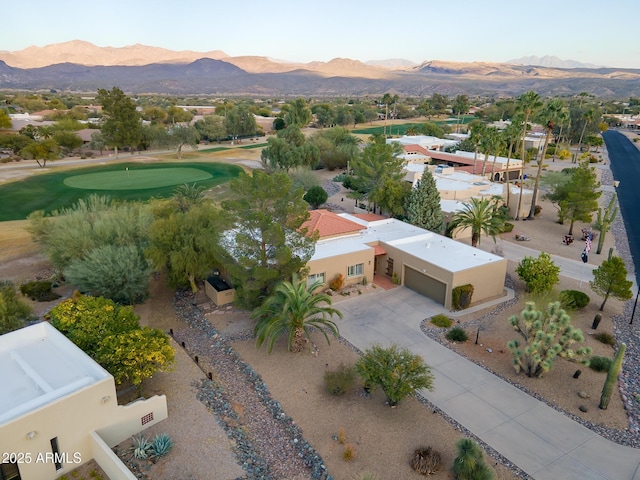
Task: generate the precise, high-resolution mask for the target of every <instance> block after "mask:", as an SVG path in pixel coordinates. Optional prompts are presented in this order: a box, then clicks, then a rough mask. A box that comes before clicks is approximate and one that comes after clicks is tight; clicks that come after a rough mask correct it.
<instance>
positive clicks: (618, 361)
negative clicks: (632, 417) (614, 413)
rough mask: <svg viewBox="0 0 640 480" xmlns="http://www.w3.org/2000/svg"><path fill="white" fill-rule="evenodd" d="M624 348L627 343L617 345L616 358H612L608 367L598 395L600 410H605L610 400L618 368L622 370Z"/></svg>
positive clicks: (618, 371) (618, 373) (618, 372)
mask: <svg viewBox="0 0 640 480" xmlns="http://www.w3.org/2000/svg"><path fill="white" fill-rule="evenodd" d="M626 348H627V345H626V344H625V343H622V344H621V345H620V347H618V351H617V352H616V358H614V359H613V363H612V364H611V367H609V371H608V372H607V379H606V380H605V381H604V387H602V394H601V395H600V405H599V407H600V408H601V409H602V410H606V409H607V407H608V406H609V400H611V393H612V392H613V386H614V385H615V384H616V381H617V380H618V375H620V370H622V357H624V351H625V350H626Z"/></svg>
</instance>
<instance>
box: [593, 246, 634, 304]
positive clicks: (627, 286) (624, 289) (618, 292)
mask: <svg viewBox="0 0 640 480" xmlns="http://www.w3.org/2000/svg"><path fill="white" fill-rule="evenodd" d="M589 285H590V286H591V289H592V290H593V291H594V292H595V293H596V294H598V295H600V296H601V297H603V298H604V300H603V301H602V305H600V311H603V310H604V305H605V304H606V303H607V300H608V299H609V297H610V296H611V297H613V298H617V299H618V300H629V299H630V298H631V297H632V296H633V293H632V292H631V286H632V285H633V282H632V281H631V280H627V267H626V266H625V264H624V260H622V259H621V258H620V257H616V256H613V257H611V258H609V259H608V260H605V261H603V262H602V264H601V265H600V266H599V267H598V268H596V269H594V270H593V280H591V281H590V282H589Z"/></svg>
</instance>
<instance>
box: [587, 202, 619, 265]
mask: <svg viewBox="0 0 640 480" xmlns="http://www.w3.org/2000/svg"><path fill="white" fill-rule="evenodd" d="M616 199H617V195H616V194H615V193H614V194H613V197H612V198H611V201H610V202H609V205H608V206H607V209H606V210H605V211H604V213H603V212H602V208H599V209H598V216H597V217H596V223H595V225H594V226H593V228H595V229H596V230H599V231H600V238H599V239H598V249H597V250H596V253H597V254H598V255H600V252H602V246H603V245H604V236H605V235H606V234H607V232H608V231H609V230H610V229H611V224H612V223H613V221H614V220H615V219H616V215H618V206H617V204H616Z"/></svg>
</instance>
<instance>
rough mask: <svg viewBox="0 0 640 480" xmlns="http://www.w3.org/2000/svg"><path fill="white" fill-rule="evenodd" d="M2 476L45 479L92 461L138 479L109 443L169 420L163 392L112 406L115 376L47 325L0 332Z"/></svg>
mask: <svg viewBox="0 0 640 480" xmlns="http://www.w3.org/2000/svg"><path fill="white" fill-rule="evenodd" d="M0 382H1V384H2V388H1V389H0V452H3V454H4V456H3V458H2V460H1V461H0V462H2V464H1V465H0V478H2V479H12V480H13V479H22V480H45V479H46V480H50V479H53V478H57V477H59V476H60V475H63V474H65V473H68V472H70V471H72V470H73V469H75V468H77V467H78V466H79V465H81V464H83V463H86V462H88V461H89V460H91V459H94V460H95V461H96V462H97V463H98V464H99V465H100V467H101V468H102V469H103V470H104V471H105V473H106V474H107V475H108V476H109V478H110V479H111V480H117V479H127V480H133V479H135V478H136V477H135V476H134V475H133V474H132V473H131V472H130V471H129V470H128V469H127V467H126V466H125V465H124V464H123V463H122V462H121V461H120V459H119V458H118V457H117V456H116V455H115V454H114V453H113V451H112V450H111V448H112V447H114V446H115V445H117V444H119V443H120V442H122V441H123V440H125V439H127V438H128V437H130V436H131V435H134V434H136V433H138V432H140V431H141V430H143V429H145V428H147V427H150V426H152V425H154V424H156V423H158V422H159V421H161V420H164V419H165V418H167V400H166V397H165V396H164V395H162V396H153V397H151V398H149V399H146V400H144V399H141V400H137V401H135V402H132V403H130V404H128V405H118V400H117V397H116V388H115V382H114V379H113V377H112V376H111V375H110V374H109V372H107V371H106V370H105V369H104V368H102V367H101V366H100V365H99V364H97V363H96V362H95V361H93V360H92V359H91V358H90V357H89V356H88V355H87V354H85V353H84V352H83V351H82V350H81V349H80V348H78V347H77V346H76V345H74V344H73V343H72V342H71V341H70V340H69V339H67V338H66V337H65V336H64V335H63V334H61V333H60V332H59V331H58V330H56V329H55V328H54V327H52V326H51V325H50V324H49V323H46V322H42V323H38V324H36V325H32V326H29V327H25V328H22V329H20V330H16V331H14V332H10V333H6V334H4V335H1V336H0Z"/></svg>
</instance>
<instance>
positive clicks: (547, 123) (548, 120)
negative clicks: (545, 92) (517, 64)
mask: <svg viewBox="0 0 640 480" xmlns="http://www.w3.org/2000/svg"><path fill="white" fill-rule="evenodd" d="M563 110H564V102H563V101H562V100H560V99H559V98H554V99H553V100H549V101H548V102H546V103H545V105H544V108H543V109H542V111H541V112H540V115H539V116H538V121H539V122H540V123H542V124H543V125H544V128H545V132H546V135H545V138H544V146H543V147H542V155H541V157H540V159H539V160H538V171H537V172H536V182H535V184H534V186H533V196H532V197H531V209H530V210H529V216H528V217H527V220H533V218H534V215H535V213H536V198H537V196H538V188H539V187H540V176H541V175H542V165H543V164H544V157H545V155H546V154H547V147H548V146H549V140H550V139H551V135H552V133H553V130H554V129H555V128H556V125H557V124H558V122H559V121H560V120H561V119H562V111H563Z"/></svg>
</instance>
